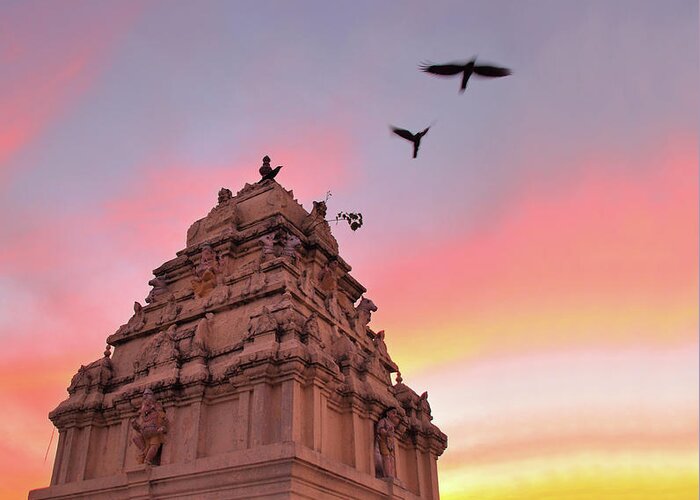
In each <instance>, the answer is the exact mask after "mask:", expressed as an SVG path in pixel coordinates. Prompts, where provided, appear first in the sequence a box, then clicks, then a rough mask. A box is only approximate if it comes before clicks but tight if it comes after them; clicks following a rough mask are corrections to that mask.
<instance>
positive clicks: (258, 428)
mask: <svg viewBox="0 0 700 500" xmlns="http://www.w3.org/2000/svg"><path fill="white" fill-rule="evenodd" d="M269 393H270V391H269V387H268V385H267V383H265V382H260V383H257V384H255V386H254V387H253V395H252V400H251V402H250V417H249V418H250V425H249V428H250V438H249V442H250V447H251V448H255V447H257V446H261V445H263V444H264V443H265V431H266V427H267V420H268V418H269V415H268V414H267V412H266V411H265V409H266V408H265V403H266V402H267V401H268V398H269Z"/></svg>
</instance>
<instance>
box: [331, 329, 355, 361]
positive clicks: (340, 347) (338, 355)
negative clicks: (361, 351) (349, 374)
mask: <svg viewBox="0 0 700 500" xmlns="http://www.w3.org/2000/svg"><path fill="white" fill-rule="evenodd" d="M331 356H332V357H333V360H334V361H335V362H336V364H337V365H338V366H343V365H345V364H347V363H351V364H352V363H354V362H355V359H356V358H357V347H356V346H355V344H354V342H353V341H352V340H350V339H349V338H348V337H347V336H346V335H344V334H342V333H339V332H337V330H336V333H335V334H333V335H332V336H331Z"/></svg>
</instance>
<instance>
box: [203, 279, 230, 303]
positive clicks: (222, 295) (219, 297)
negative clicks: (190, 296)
mask: <svg viewBox="0 0 700 500" xmlns="http://www.w3.org/2000/svg"><path fill="white" fill-rule="evenodd" d="M230 295H231V290H230V289H229V287H227V286H226V284H225V283H224V277H223V276H222V275H218V276H217V277H216V287H214V290H213V291H212V292H211V295H209V298H208V299H207V304H206V305H207V307H210V306H214V305H221V304H223V303H225V302H226V301H227V300H228V298H229V296H230Z"/></svg>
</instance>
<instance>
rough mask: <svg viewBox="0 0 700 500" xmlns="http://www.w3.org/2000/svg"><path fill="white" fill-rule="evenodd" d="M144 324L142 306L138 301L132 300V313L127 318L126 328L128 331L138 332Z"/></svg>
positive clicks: (144, 317) (144, 315)
mask: <svg viewBox="0 0 700 500" xmlns="http://www.w3.org/2000/svg"><path fill="white" fill-rule="evenodd" d="M145 324H146V314H145V313H144V312H143V307H141V304H139V303H138V302H134V315H133V316H132V317H131V318H129V321H128V322H127V324H126V329H127V331H129V332H138V331H139V330H141V328H143V326H144V325H145Z"/></svg>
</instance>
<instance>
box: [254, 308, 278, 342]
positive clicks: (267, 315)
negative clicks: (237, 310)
mask: <svg viewBox="0 0 700 500" xmlns="http://www.w3.org/2000/svg"><path fill="white" fill-rule="evenodd" d="M277 326H278V324H277V320H276V319H275V317H274V316H273V315H272V313H271V312H270V310H269V309H268V308H267V307H263V308H262V312H261V313H260V315H259V316H256V317H255V318H251V320H250V325H249V326H248V332H249V334H250V336H251V337H253V336H255V335H256V334H258V333H264V332H271V331H276V330H277Z"/></svg>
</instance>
